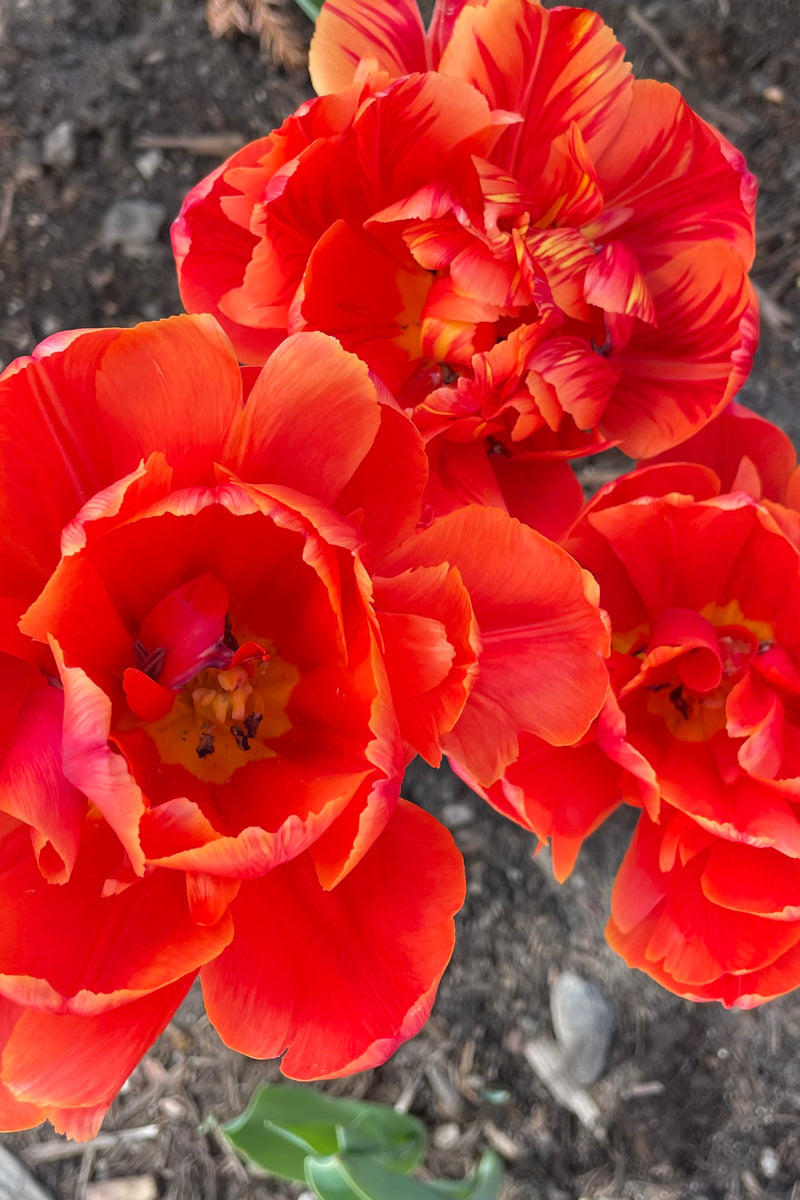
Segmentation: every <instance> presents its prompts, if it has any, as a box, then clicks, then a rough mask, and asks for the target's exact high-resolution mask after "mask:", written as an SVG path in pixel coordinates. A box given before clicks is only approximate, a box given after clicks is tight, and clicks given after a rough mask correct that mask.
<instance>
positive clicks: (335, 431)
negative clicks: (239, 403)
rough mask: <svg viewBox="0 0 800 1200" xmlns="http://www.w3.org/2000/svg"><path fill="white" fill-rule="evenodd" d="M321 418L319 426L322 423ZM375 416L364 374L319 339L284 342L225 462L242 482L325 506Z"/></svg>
mask: <svg viewBox="0 0 800 1200" xmlns="http://www.w3.org/2000/svg"><path fill="white" fill-rule="evenodd" d="M323 417H324V419H323ZM379 426H380V409H379V406H378V402H377V397H376V394H375V387H374V385H373V384H372V383H371V382H370V379H369V375H368V372H367V368H366V367H365V366H364V364H363V363H362V362H360V361H359V360H358V359H357V358H356V357H355V356H354V355H350V354H345V353H344V351H343V350H342V347H341V346H340V345H339V343H338V342H336V341H335V340H334V339H333V338H332V337H326V336H324V335H323V334H321V333H303V334H296V335H294V336H293V337H290V338H288V339H287V340H286V341H285V342H284V343H283V344H282V345H281V346H280V347H279V348H278V349H277V350H276V351H275V353H274V354H273V355H272V356H271V358H270V359H269V362H268V363H267V364H266V366H265V367H263V369H262V370H261V373H260V374H259V376H258V378H257V380H256V382H255V384H254V386H253V388H252V390H251V392H250V394H249V396H248V398H247V404H246V406H245V408H244V411H243V412H242V413H241V414H237V417H236V420H235V423H234V426H233V429H232V430H231V433H230V436H229V440H228V446H227V450H226V462H227V463H228V465H230V467H231V468H232V469H233V470H234V471H236V472H237V473H238V474H240V475H241V476H242V477H243V478H244V479H247V480H249V481H251V482H253V483H258V482H262V481H263V482H267V481H268V482H269V483H270V484H280V485H283V486H286V487H291V488H294V489H295V490H297V491H298V492H303V493H305V494H306V495H308V496H313V497H315V498H317V499H319V500H323V501H325V502H327V503H332V502H333V501H334V500H335V499H336V497H337V496H338V495H339V494H340V492H341V491H342V490H343V489H344V487H345V486H346V485H347V484H348V483H349V482H350V480H351V479H352V477H353V475H354V473H355V471H356V470H357V469H358V467H359V466H360V465H361V463H362V461H363V460H364V458H365V457H366V455H367V454H368V453H369V451H370V449H371V448H372V445H373V443H374V441H375V438H376V436H377V433H378V428H379Z"/></svg>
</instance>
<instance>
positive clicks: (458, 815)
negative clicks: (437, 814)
mask: <svg viewBox="0 0 800 1200" xmlns="http://www.w3.org/2000/svg"><path fill="white" fill-rule="evenodd" d="M474 820H475V810H474V809H473V808H472V805H470V804H460V803H458V802H454V803H453V804H445V806H444V807H443V808H442V821H443V822H444V823H445V825H446V826H447V828H448V829H463V828H464V826H465V825H471V824H472V823H473V821H474Z"/></svg>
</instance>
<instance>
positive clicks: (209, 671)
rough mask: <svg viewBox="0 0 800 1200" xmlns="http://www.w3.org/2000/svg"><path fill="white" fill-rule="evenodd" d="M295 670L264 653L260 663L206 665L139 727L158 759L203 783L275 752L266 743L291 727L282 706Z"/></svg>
mask: <svg viewBox="0 0 800 1200" xmlns="http://www.w3.org/2000/svg"><path fill="white" fill-rule="evenodd" d="M299 679H300V671H299V669H298V668H297V667H296V666H295V665H294V664H293V663H289V662H286V661H285V660H284V659H282V658H281V657H280V655H278V654H275V653H272V652H270V653H269V657H268V658H267V659H266V660H264V661H262V660H257V661H249V662H245V663H241V664H239V665H237V666H232V667H226V668H224V669H221V668H217V667H206V668H204V669H203V670H202V671H199V672H198V674H197V675H196V676H195V677H194V679H191V680H190V681H189V682H188V683H187V684H186V685H185V686H184V687H183V688H181V690H180V692H179V693H178V695H177V696H176V697H175V703H174V704H173V706H172V708H171V709H170V711H169V713H168V714H167V715H166V717H163V718H162V719H161V720H160V721H152V722H148V723H143V724H142V725H141V726H140V727H141V728H143V729H144V730H145V732H146V733H148V734H149V735H150V737H152V739H153V741H154V742H155V743H156V746H157V747H158V752H159V756H160V758H161V761H162V762H164V763H177V764H180V765H181V766H183V767H185V768H186V769H187V770H188V771H190V772H191V773H192V774H193V775H195V776H197V777H198V778H199V779H203V780H205V781H206V782H208V783H224V782H225V780H227V779H229V778H230V777H231V775H232V774H233V773H234V771H237V770H239V768H240V767H243V766H246V765H247V764H248V763H250V762H256V761H258V760H259V759H263V758H270V757H272V756H273V755H274V754H275V751H274V750H273V749H272V747H271V746H270V745H269V744H268V743H269V742H270V741H272V740H273V739H274V738H278V737H280V736H281V735H282V734H284V733H286V732H287V731H288V730H289V729H290V728H291V721H290V720H289V717H288V716H287V714H286V706H287V704H288V701H289V697H290V696H291V694H292V691H293V690H294V687H295V685H296V684H297V682H298V680H299Z"/></svg>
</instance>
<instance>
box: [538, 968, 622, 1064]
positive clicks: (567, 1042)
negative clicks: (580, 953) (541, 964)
mask: <svg viewBox="0 0 800 1200" xmlns="http://www.w3.org/2000/svg"><path fill="white" fill-rule="evenodd" d="M550 1014H551V1016H552V1018H553V1029H554V1031H555V1035H556V1039H557V1040H558V1043H559V1045H560V1047H561V1050H562V1052H563V1055H564V1065H565V1067H566V1068H567V1070H568V1072H569V1074H570V1075H571V1076H572V1078H573V1079H574V1081H575V1083H577V1084H580V1086H581V1087H587V1086H588V1085H589V1084H591V1083H595V1082H596V1080H598V1079H599V1078H600V1076H601V1075H602V1074H603V1071H604V1070H605V1065H606V1060H607V1058H608V1049H609V1046H610V1044H611V1033H612V1031H613V1029H614V1008H613V1006H612V1004H611V1002H610V1001H609V1000H608V999H606V997H605V996H604V995H603V993H602V992H601V991H600V989H599V988H598V987H597V986H596V984H594V983H590V982H589V980H588V979H582V978H581V976H580V975H576V974H575V973H574V972H572V971H564V972H563V973H562V974H561V975H559V976H558V978H557V979H556V981H555V983H554V984H553V987H552V989H551V991H550Z"/></svg>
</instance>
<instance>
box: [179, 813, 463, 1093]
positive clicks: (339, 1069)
mask: <svg viewBox="0 0 800 1200" xmlns="http://www.w3.org/2000/svg"><path fill="white" fill-rule="evenodd" d="M463 896H464V877H463V866H462V863H461V859H460V855H459V854H458V852H457V850H456V849H455V847H454V845H453V843H452V839H451V838H450V835H449V834H448V833H447V832H446V830H444V829H443V828H442V827H441V826H440V825H439V824H438V823H437V822H436V821H435V820H434V819H433V818H432V817H429V816H428V815H427V814H426V813H423V812H421V811H420V810H419V809H416V808H415V807H414V806H413V805H410V804H408V803H406V802H404V801H403V802H401V804H400V806H399V808H398V809H397V811H396V813H395V816H394V817H393V818H392V821H391V822H390V823H389V825H388V826H387V828H386V829H385V831H384V832H383V834H382V835H381V837H380V838H379V839H378V840H377V842H375V844H374V845H373V847H372V849H371V850H370V852H369V854H367V855H365V857H364V858H363V859H362V860H361V862H360V863H359V864H358V866H357V867H356V868H355V869H354V870H353V871H351V872H350V874H349V875H348V876H347V878H346V879H345V880H343V882H342V883H340V884H339V885H338V886H337V887H336V888H334V889H333V891H329V892H324V891H323V890H322V889H321V887H320V885H319V883H318V881H317V878H316V875H315V873H314V870H313V867H312V865H311V863H310V861H309V860H308V859H305V858H300V859H296V860H294V862H292V863H291V864H288V865H287V866H285V867H281V868H278V869H277V870H275V871H272V872H270V874H269V875H267V876H266V877H265V878H264V879H263V880H259V881H257V882H253V883H250V884H247V885H243V887H242V889H241V891H240V893H239V896H238V897H237V899H236V900H235V901H234V903H233V905H232V909H233V911H234V919H235V922H236V937H235V939H234V942H233V943H232V945H231V946H230V948H229V949H228V950H227V951H226V952H225V953H224V954H223V955H221V956H220V958H219V959H217V960H216V961H215V962H214V963H212V964H210V965H209V966H208V967H206V968H204V969H203V972H202V980H203V991H204V995H205V1000H206V1008H207V1011H208V1014H209V1017H210V1019H211V1021H212V1023H213V1024H214V1025H215V1026H216V1028H217V1030H218V1031H219V1033H220V1035H221V1037H222V1038H223V1040H224V1041H225V1042H227V1043H228V1044H229V1045H231V1046H232V1047H233V1048H234V1049H237V1050H240V1051H242V1052H244V1053H246V1054H250V1055H252V1056H253V1057H257V1058H268V1057H273V1056H275V1055H278V1054H281V1053H282V1052H283V1051H284V1050H286V1054H285V1056H284V1058H283V1062H282V1069H283V1071H284V1073H285V1074H287V1075H289V1076H290V1078H295V1079H322V1078H330V1077H332V1076H337V1075H347V1074H350V1073H352V1072H354V1071H359V1070H364V1069H366V1068H367V1067H371V1066H376V1065H378V1063H381V1062H383V1061H384V1060H385V1059H386V1058H388V1056H389V1055H390V1054H391V1053H392V1052H393V1051H394V1050H395V1049H396V1047H397V1046H398V1045H399V1044H400V1043H401V1042H402V1041H404V1040H405V1039H406V1038H408V1037H411V1036H413V1034H414V1033H416V1032H417V1030H418V1029H419V1028H420V1027H421V1025H422V1024H423V1023H424V1021H425V1019H426V1018H427V1015H428V1013H429V1011H430V1007H431V1004H432V1002H433V997H434V994H435V991H436V987H437V984H438V982H439V979H440V978H441V975H442V972H443V970H444V968H445V966H446V964H447V961H448V959H449V957H450V953H451V951H452V946H453V924H452V915H453V913H454V912H455V911H456V909H457V908H458V907H459V906H460V905H461V903H462V900H463ZM270 912H273V913H275V914H276V918H278V919H274V920H270V919H266V920H265V918H264V914H265V913H267V914H268V913H270ZM298 947H302V949H303V952H302V954H298V953H297V948H298Z"/></svg>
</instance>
